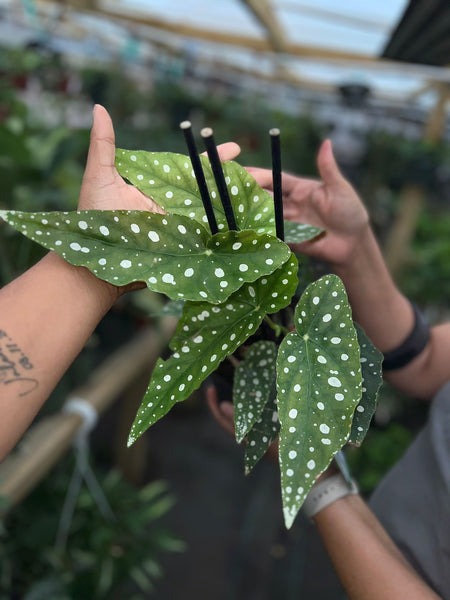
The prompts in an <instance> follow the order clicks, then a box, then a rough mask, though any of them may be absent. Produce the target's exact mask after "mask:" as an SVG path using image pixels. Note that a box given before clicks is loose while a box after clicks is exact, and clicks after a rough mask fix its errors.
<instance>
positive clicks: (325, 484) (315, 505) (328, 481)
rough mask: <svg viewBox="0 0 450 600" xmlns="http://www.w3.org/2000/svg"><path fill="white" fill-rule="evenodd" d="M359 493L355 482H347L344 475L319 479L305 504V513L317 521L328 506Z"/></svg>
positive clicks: (333, 475) (335, 474) (337, 474)
mask: <svg viewBox="0 0 450 600" xmlns="http://www.w3.org/2000/svg"><path fill="white" fill-rule="evenodd" d="M358 493H359V490H358V486H357V484H356V482H355V480H353V479H352V480H350V481H347V480H346V479H345V478H344V476H343V475H342V473H339V472H338V473H334V474H332V475H329V476H327V477H325V478H324V479H320V478H319V479H318V480H317V481H316V483H315V484H314V486H313V487H312V489H311V490H310V492H309V494H308V496H307V497H306V500H305V502H304V504H303V512H304V513H305V515H306V516H307V517H308V518H309V519H314V520H315V519H316V516H318V515H319V514H320V513H321V512H322V511H323V510H325V509H326V508H327V507H328V506H330V505H332V504H335V503H336V502H338V501H339V500H342V499H343V498H346V497H347V496H354V495H357V494H358Z"/></svg>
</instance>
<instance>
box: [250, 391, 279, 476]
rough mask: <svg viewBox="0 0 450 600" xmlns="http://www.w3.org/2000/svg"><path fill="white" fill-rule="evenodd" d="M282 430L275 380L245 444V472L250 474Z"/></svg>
mask: <svg viewBox="0 0 450 600" xmlns="http://www.w3.org/2000/svg"><path fill="white" fill-rule="evenodd" d="M279 431H280V422H279V420H278V411H277V394H276V386H275V380H274V381H273V387H272V390H271V393H270V397H269V400H268V402H267V404H266V405H265V406H264V408H263V411H262V413H261V416H260V417H259V419H258V420H257V421H256V423H255V424H254V425H253V427H252V429H251V430H250V431H249V432H248V435H247V444H246V446H245V474H246V475H248V474H249V473H250V471H251V470H252V469H253V467H254V466H255V465H256V463H257V462H258V461H259V460H260V459H261V458H262V457H263V456H264V454H265V453H266V452H267V450H268V448H269V446H270V444H271V443H272V442H273V441H274V440H276V438H277V436H278V433H279Z"/></svg>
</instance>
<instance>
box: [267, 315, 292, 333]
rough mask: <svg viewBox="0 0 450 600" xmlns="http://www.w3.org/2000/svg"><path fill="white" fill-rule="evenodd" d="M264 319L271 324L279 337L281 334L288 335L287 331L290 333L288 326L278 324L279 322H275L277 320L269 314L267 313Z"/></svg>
mask: <svg viewBox="0 0 450 600" xmlns="http://www.w3.org/2000/svg"><path fill="white" fill-rule="evenodd" d="M264 321H265V322H266V323H267V324H268V325H269V327H271V328H272V329H273V330H274V331H275V335H276V336H277V337H280V336H281V334H284V335H286V334H287V333H289V329H288V328H287V327H283V325H278V324H277V323H275V321H272V319H271V318H270V317H269V315H266V316H265V317H264Z"/></svg>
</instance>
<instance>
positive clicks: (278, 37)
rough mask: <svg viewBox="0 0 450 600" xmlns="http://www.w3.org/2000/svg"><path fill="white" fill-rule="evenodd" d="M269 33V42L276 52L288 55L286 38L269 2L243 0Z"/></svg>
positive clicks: (264, 0) (266, 0) (263, 0)
mask: <svg viewBox="0 0 450 600" xmlns="http://www.w3.org/2000/svg"><path fill="white" fill-rule="evenodd" d="M242 2H243V4H245V6H246V7H247V8H248V9H249V10H250V12H251V13H252V14H253V15H254V16H255V17H256V18H257V20H258V21H259V23H260V24H261V25H262V26H263V27H264V29H265V30H266V31H267V33H268V40H269V43H270V45H271V46H272V49H273V50H274V51H275V52H282V53H287V43H286V37H285V34H284V31H283V28H282V26H281V24H280V23H279V21H278V19H277V16H276V14H275V12H274V10H273V8H272V6H271V5H270V2H269V1H268V0H242Z"/></svg>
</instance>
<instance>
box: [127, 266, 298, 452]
mask: <svg viewBox="0 0 450 600" xmlns="http://www.w3.org/2000/svg"><path fill="white" fill-rule="evenodd" d="M296 273H297V260H296V258H295V256H294V255H293V254H291V256H290V259H289V260H288V261H287V262H286V263H285V264H284V265H282V266H281V267H279V268H278V269H277V270H276V271H275V272H274V273H272V274H271V275H269V276H267V277H262V278H260V279H258V280H257V281H256V282H254V283H252V284H244V285H243V286H242V287H241V289H239V290H238V291H237V292H235V293H234V294H233V295H232V296H231V297H230V298H228V300H227V301H226V302H225V303H222V304H219V305H215V306H214V305H211V304H209V303H208V302H186V304H185V307H184V311H183V316H182V318H181V319H180V321H179V322H178V326H177V329H176V331H175V334H174V336H173V338H172V340H171V343H170V348H171V350H172V351H173V355H172V356H171V357H170V358H169V359H168V360H161V359H160V360H158V362H157V364H156V367H155V369H154V372H153V375H152V380H151V381H150V385H149V388H148V390H147V393H146V395H145V397H144V399H143V401H142V404H141V407H140V408H139V410H138V413H137V415H136V419H135V421H134V423H133V425H132V428H131V432H130V436H129V441H128V444H129V445H131V444H132V443H133V442H134V441H135V440H136V439H137V438H138V437H139V436H140V435H142V433H144V431H145V430H146V429H148V427H150V426H151V425H153V423H156V421H158V420H159V419H160V418H161V417H163V416H164V415H165V414H166V413H167V412H169V410H170V409H171V408H172V407H173V406H174V404H175V403H176V402H182V401H183V400H186V398H188V397H189V396H190V394H191V393H192V392H193V391H194V390H195V389H197V388H198V387H199V386H200V385H201V383H202V382H203V381H204V380H205V379H206V378H207V377H208V375H210V373H212V372H213V371H215V370H216V368H217V367H218V366H219V364H220V363H221V362H222V361H223V360H224V359H225V358H226V357H227V356H228V355H229V354H232V353H233V352H234V351H235V350H236V349H237V348H239V346H241V345H242V344H243V343H244V342H245V340H246V339H247V338H248V337H249V336H250V335H252V334H253V333H255V331H256V330H257V329H258V327H259V326H260V324H261V321H262V320H263V318H264V316H265V315H266V314H267V313H270V312H277V311H278V310H281V309H282V308H284V307H285V306H287V305H288V304H289V302H290V300H291V298H292V296H293V294H294V293H295V289H296V286H297V277H296Z"/></svg>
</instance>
